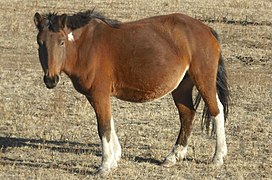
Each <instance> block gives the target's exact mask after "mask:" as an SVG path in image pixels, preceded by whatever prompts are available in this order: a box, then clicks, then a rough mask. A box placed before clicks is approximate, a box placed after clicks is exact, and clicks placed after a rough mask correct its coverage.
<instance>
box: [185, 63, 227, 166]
mask: <svg viewBox="0 0 272 180" xmlns="http://www.w3.org/2000/svg"><path fill="white" fill-rule="evenodd" d="M216 74H217V68H214V69H210V71H208V70H207V71H205V73H204V72H202V74H201V75H200V74H199V73H196V72H194V70H192V69H191V71H190V75H191V78H192V79H193V81H194V84H195V85H196V87H197V89H198V91H199V93H200V94H201V96H202V98H203V100H204V102H205V104H206V106H207V107H208V110H209V113H210V115H211V118H212V120H213V121H214V123H215V134H216V147H215V153H214V156H213V163H214V164H216V165H222V164H223V157H224V156H226V155H227V144H226V137H225V127H224V123H225V119H224V107H223V105H222V103H221V101H220V100H219V97H218V94H217V90H216Z"/></svg>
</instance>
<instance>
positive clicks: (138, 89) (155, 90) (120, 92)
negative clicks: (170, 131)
mask: <svg viewBox="0 0 272 180" xmlns="http://www.w3.org/2000/svg"><path fill="white" fill-rule="evenodd" d="M182 78H183V75H179V76H176V77H174V78H172V77H167V76H166V77H164V78H157V79H154V78H153V79H152V78H150V80H146V81H134V83H126V84H121V85H120V86H117V87H116V89H115V97H117V98H118V99H121V100H125V101H131V102H147V101H152V100H154V99H157V98H161V97H163V96H165V95H166V94H168V93H170V92H172V91H173V90H174V89H175V88H176V87H177V86H178V85H179V83H180V82H181V80H182ZM136 82H137V83H136Z"/></svg>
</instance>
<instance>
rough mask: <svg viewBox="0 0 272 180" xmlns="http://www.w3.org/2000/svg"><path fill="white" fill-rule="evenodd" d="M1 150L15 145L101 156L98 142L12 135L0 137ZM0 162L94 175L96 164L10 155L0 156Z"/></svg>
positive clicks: (3, 150)
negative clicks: (30, 158)
mask: <svg viewBox="0 0 272 180" xmlns="http://www.w3.org/2000/svg"><path fill="white" fill-rule="evenodd" d="M0 147H1V152H2V153H5V152H6V151H7V150H8V148H10V147H11V148H16V147H31V148H35V149H49V150H52V151H58V152H61V153H74V154H83V153H84V154H93V155H95V156H101V152H100V145H99V144H84V143H79V142H71V141H48V140H42V139H29V138H14V137H0ZM0 164H2V165H15V166H26V167H36V168H47V169H62V170H65V171H67V172H70V173H77V174H81V175H94V174H95V171H90V170H89V169H94V170H96V169H97V168H98V167H96V166H86V165H84V166H82V167H81V168H78V166H77V164H76V163H74V162H65V163H59V162H58V163H56V162H50V161H48V162H37V161H33V160H24V159H13V158H10V157H3V156H2V157H1V158H0Z"/></svg>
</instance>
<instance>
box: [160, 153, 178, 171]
mask: <svg viewBox="0 0 272 180" xmlns="http://www.w3.org/2000/svg"><path fill="white" fill-rule="evenodd" d="M176 162H177V161H176V158H175V156H169V157H167V158H165V159H164V161H163V162H162V163H161V166H163V167H167V168H169V167H172V166H174V165H175V164H176Z"/></svg>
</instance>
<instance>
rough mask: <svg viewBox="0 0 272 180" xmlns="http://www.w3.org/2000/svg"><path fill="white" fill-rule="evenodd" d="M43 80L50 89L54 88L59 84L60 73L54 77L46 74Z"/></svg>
mask: <svg viewBox="0 0 272 180" xmlns="http://www.w3.org/2000/svg"><path fill="white" fill-rule="evenodd" d="M43 82H44V84H45V85H46V87H47V88H48V89H52V88H54V87H56V86H57V84H58V82H59V76H58V75H55V76H53V77H49V76H46V75H45V76H44V77H43Z"/></svg>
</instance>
